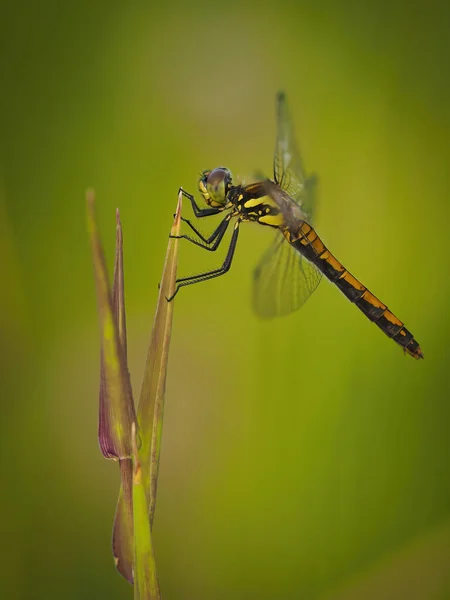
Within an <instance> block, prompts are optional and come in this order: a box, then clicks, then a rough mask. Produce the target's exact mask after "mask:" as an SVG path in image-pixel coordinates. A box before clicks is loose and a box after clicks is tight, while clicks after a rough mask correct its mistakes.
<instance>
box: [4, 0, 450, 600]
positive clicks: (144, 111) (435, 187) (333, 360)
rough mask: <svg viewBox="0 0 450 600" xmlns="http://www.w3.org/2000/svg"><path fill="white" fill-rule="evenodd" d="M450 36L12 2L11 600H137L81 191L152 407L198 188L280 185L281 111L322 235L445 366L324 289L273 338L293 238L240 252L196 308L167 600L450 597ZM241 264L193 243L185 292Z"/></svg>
mask: <svg viewBox="0 0 450 600" xmlns="http://www.w3.org/2000/svg"><path fill="white" fill-rule="evenodd" d="M449 12H450V9H449V5H448V3H447V2H445V1H444V0H442V1H440V2H439V1H434V2H427V3H425V2H422V3H410V2H406V0H394V1H390V2H387V1H384V0H383V1H379V2H359V3H356V2H346V1H342V0H341V1H336V2H334V1H332V0H326V1H325V0H324V1H322V2H320V3H319V2H313V1H306V0H303V1H299V2H287V1H285V0H280V1H278V2H270V3H265V2H258V3H254V4H250V3H244V2H235V1H233V0H228V1H227V2H224V3H222V4H212V3H208V2H200V1H198V0H197V1H195V0H194V1H192V2H189V3H188V2H186V3H184V2H176V1H175V0H174V1H173V2H170V3H151V2H136V1H131V2H127V3H124V2H117V1H115V0H112V1H111V0H110V1H109V2H105V1H104V0H98V1H97V2H94V3H92V2H87V1H86V0H81V1H80V2H77V3H70V2H57V1H52V0H41V2H31V1H30V0H28V1H27V0H26V1H25V2H22V3H9V2H6V1H5V0H4V1H3V2H2V8H1V18H0V21H1V31H2V34H1V56H0V65H1V70H0V77H1V79H0V89H1V94H0V139H1V159H0V161H1V162H0V257H1V258H0V260H1V266H2V285H1V294H0V328H1V333H0V378H1V417H0V449H1V484H0V501H1V515H2V517H1V520H0V523H1V525H0V528H1V530H0V531H1V540H2V541H1V544H0V548H1V549H0V555H1V556H0V565H1V566H0V571H1V576H0V596H1V597H5V598H18V599H41V598H45V599H46V600H51V599H56V598H58V599H60V598H65V599H66V600H71V599H79V598H108V599H109V600H113V599H117V600H119V599H126V598H131V597H132V589H131V587H130V586H129V585H128V584H127V583H126V582H125V581H123V580H122V579H121V578H120V577H119V575H117V574H116V572H115V570H114V565H113V561H112V557H111V553H110V535H111V526H112V520H113V514H114V509H115V503H116V497H117V490H118V483H119V478H118V475H119V474H118V468H117V465H115V464H113V463H108V462H106V461H104V460H103V458H102V457H101V455H100V452H99V450H98V446H97V440H96V427H97V393H98V369H99V356H98V355H99V341H98V325H97V311H96V299H95V294H94V283H93V274H92V265H91V259H90V253H89V245H88V240H87V234H86V225H85V205H84V191H85V189H86V188H87V187H89V186H93V187H94V188H95V189H96V192H97V198H98V215H99V219H100V224H101V230H102V235H103V238H104V243H105V248H106V252H107V256H108V260H109V264H110V265H111V261H112V258H113V250H114V248H113V247H114V236H115V208H116V207H117V206H118V207H120V210H121V215H122V221H123V228H124V239H125V246H124V248H125V276H126V301H127V312H128V327H129V354H130V370H131V373H132V379H133V387H134V390H135V393H136V392H138V390H139V386H140V382H141V375H142V371H143V365H144V359H145V355H146V348H147V344H148V340H149V334H150V330H151V325H152V319H153V311H154V308H155V302H156V297H157V283H158V281H159V278H160V275H161V269H162V265H163V260H164V254H165V249H166V242H167V235H168V232H169V229H170V225H171V221H172V214H173V212H174V209H175V205H176V195H177V190H178V187H179V186H180V185H183V186H184V187H185V188H186V189H187V190H190V191H193V192H196V184H197V177H198V173H199V172H200V171H201V170H203V169H205V168H213V167H215V166H218V165H221V164H225V165H227V166H229V167H230V168H231V169H232V170H233V172H234V174H235V175H236V176H238V175H247V174H249V173H252V172H253V171H254V170H255V169H262V170H264V171H265V172H266V173H268V174H270V168H271V161H272V154H273V147H274V136H275V115H274V103H275V93H276V91H277V90H278V89H280V88H282V89H285V90H286V91H287V93H288V96H289V100H290V105H291V112H292V114H293V118H294V121H295V126H296V131H297V137H298V139H299V141H300V144H301V147H302V151H303V156H304V160H305V163H306V166H307V168H308V170H309V171H314V172H317V173H318V174H319V176H320V193H319V206H318V216H317V227H318V230H319V232H320V233H321V235H322V236H323V239H324V240H325V242H326V243H327V244H328V246H329V247H330V248H331V249H332V250H333V251H334V252H335V253H336V255H337V256H338V257H339V258H340V260H342V262H344V264H345V265H346V266H347V267H348V268H349V269H350V270H351V271H352V272H353V273H354V274H355V275H357V276H358V277H360V278H361V279H362V280H363V282H364V283H365V284H366V285H367V286H369V287H370V289H371V290H372V291H373V292H375V293H376V294H377V295H379V296H380V298H381V299H382V300H384V301H385V302H387V303H388V304H389V306H390V307H391V308H392V309H393V310H394V312H396V313H397V314H398V315H399V317H400V318H401V319H403V320H404V321H405V322H406V324H407V326H408V327H409V328H410V329H411V330H412V331H413V333H414V334H415V336H416V337H417V339H418V340H419V341H420V343H421V346H422V348H423V351H424V354H425V360H424V361H421V362H416V361H414V360H412V359H411V358H409V357H407V356H403V354H402V352H401V350H400V349H399V348H398V347H397V346H396V345H395V344H394V343H392V342H391V341H389V340H388V339H387V338H386V337H385V336H384V335H383V334H382V333H381V332H380V331H379V330H378V329H377V328H376V327H375V326H373V325H372V324H370V323H369V321H367V319H365V318H364V317H363V316H362V315H361V314H360V313H359V311H357V310H356V309H355V308H354V307H352V306H351V304H350V303H349V302H348V301H346V300H345V298H344V297H343V296H342V295H341V294H340V293H339V292H338V291H337V290H336V289H335V288H334V287H333V286H331V285H329V284H328V283H326V282H324V283H322V285H321V286H320V287H319V289H318V290H317V291H316V292H315V294H314V297H313V298H312V299H311V300H310V301H308V302H307V304H306V305H305V306H304V308H303V309H302V310H301V311H300V312H298V313H297V314H295V315H293V316H291V317H288V318H284V319H280V320H277V321H273V322H269V323H264V322H260V321H258V320H257V319H256V317H255V316H254V315H253V313H252V311H251V271H252V268H253V266H254V264H255V262H256V261H257V259H258V256H259V255H260V253H261V251H263V250H264V248H265V247H266V246H267V245H268V244H270V243H271V236H270V235H269V234H268V232H267V231H265V230H261V229H262V228H258V227H255V226H250V225H248V226H245V227H242V230H241V236H240V240H239V246H238V251H237V255H236V259H235V262H234V265H233V268H232V271H231V272H230V273H229V274H228V275H227V276H226V277H224V278H221V279H217V280H215V281H211V282H208V283H205V284H203V285H199V286H193V287H191V288H188V289H185V290H183V292H182V293H181V294H180V295H179V297H177V301H176V306H175V322H174V331H173V338H172V347H171V354H170V371H169V379H168V388H167V399H166V413H165V424H164V436H163V438H164V439H163V448H162V463H161V478H160V485H159V495H158V505H157V514H156V519H155V526H154V536H155V545H156V552H157V562H158V568H159V576H160V583H161V587H162V591H163V594H164V598H166V599H180V600H181V599H196V600H200V599H208V600H210V599H214V600H221V599H225V598H227V599H228V598H236V599H253V598H255V599H256V598H258V599H261V600H262V599H264V598H271V599H273V598H277V599H286V600H288V599H289V600H290V599H297V598H298V599H300V598H301V599H308V600H315V599H318V600H338V599H339V600H356V599H361V598H364V599H369V600H370V599H372V598H373V599H375V598H376V599H377V600H379V599H396V600H398V599H403V598H405V599H406V598H408V599H414V600H415V599H417V600H419V599H420V600H438V599H444V598H450V514H449V513H450V476H449V449H450V441H449V430H450V402H449V401H450V393H449V392H450V384H449V373H448V370H449V366H450V365H449V358H450V351H449V339H450V315H449V300H448V294H449V293H450V282H449V259H450V252H449V222H450V211H449V204H450V203H449V198H450V177H449V173H450V170H449V161H450V71H449V68H448V65H449V61H450V38H449V35H448V31H449V25H450V18H449ZM184 214H185V216H189V214H190V211H189V207H188V206H187V205H185V210H184ZM202 225H203V229H204V231H209V229H210V228H212V227H213V225H214V220H213V222H210V223H205V224H202ZM205 254H206V256H204V255H205ZM217 254H218V255H212V254H211V255H210V254H209V253H205V252H202V251H201V250H199V249H197V248H193V247H188V246H186V245H182V246H181V256H180V275H189V274H192V273H196V272H199V271H201V270H203V269H206V268H208V267H211V266H213V265H217V264H218V263H221V260H222V258H223V255H224V250H223V251H222V253H220V251H219V253H217Z"/></svg>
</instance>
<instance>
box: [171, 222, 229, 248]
mask: <svg viewBox="0 0 450 600" xmlns="http://www.w3.org/2000/svg"><path fill="white" fill-rule="evenodd" d="M231 216H232V215H231V214H228V215H227V216H226V217H225V219H223V220H222V221H221V222H220V223H219V226H218V227H217V228H216V229H215V230H214V231H213V232H212V234H211V235H210V236H209V237H204V236H203V235H202V234H201V233H200V231H198V229H196V228H195V227H194V225H192V223H191V222H190V221H189V220H188V219H183V221H184V222H185V223H187V224H188V225H189V227H190V228H191V229H192V231H194V233H196V234H197V235H198V237H199V238H200V239H201V242H198V241H197V240H194V239H192V238H191V237H189V236H188V235H170V236H169V237H171V238H176V239H184V240H188V241H189V242H191V243H192V244H195V245H196V246H200V248H204V249H205V250H209V251H210V252H214V251H215V250H217V248H218V247H219V244H220V242H221V241H222V239H223V236H224V235H225V232H226V230H227V228H228V225H229V223H230V219H231ZM213 242H214V243H213ZM211 244H212V246H211Z"/></svg>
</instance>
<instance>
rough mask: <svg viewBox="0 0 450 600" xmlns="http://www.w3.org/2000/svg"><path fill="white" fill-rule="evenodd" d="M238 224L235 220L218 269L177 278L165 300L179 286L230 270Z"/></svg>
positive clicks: (206, 279)
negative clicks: (221, 263) (228, 245)
mask: <svg viewBox="0 0 450 600" xmlns="http://www.w3.org/2000/svg"><path fill="white" fill-rule="evenodd" d="M222 222H223V221H222ZM239 224H240V221H236V225H235V226H234V231H233V235H232V236H231V241H230V247H229V248H228V252H227V255H226V257H225V260H224V262H223V265H222V266H221V267H220V268H219V269H214V270H213V271H206V272H205V273H199V274H198V275H192V276H191V277H182V278H180V279H177V280H176V284H177V287H176V288H175V292H174V293H173V294H172V296H170V298H167V297H166V300H167V302H171V301H172V300H173V299H174V298H175V296H176V295H177V294H178V292H179V290H180V288H182V287H184V286H185V285H192V284H193V283H200V282H201V281H208V279H214V278H215V277H220V276H221V275H225V273H227V272H228V271H229V270H230V267H231V262H232V260H233V256H234V251H235V250H236V244H237V240H238V235H239Z"/></svg>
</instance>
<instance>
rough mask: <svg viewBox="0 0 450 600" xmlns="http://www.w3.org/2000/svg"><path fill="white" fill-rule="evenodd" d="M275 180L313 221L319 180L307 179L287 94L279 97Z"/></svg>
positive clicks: (309, 219)
mask: <svg viewBox="0 0 450 600" xmlns="http://www.w3.org/2000/svg"><path fill="white" fill-rule="evenodd" d="M273 171H274V181H275V183H277V184H278V185H279V186H280V187H281V188H282V189H283V190H285V191H286V192H287V193H288V194H289V196H291V197H292V198H293V199H294V200H295V201H296V202H297V204H299V205H300V206H301V208H302V210H303V212H304V213H305V214H306V215H307V217H308V222H311V219H313V216H314V215H313V213H314V203H315V196H316V194H315V188H316V184H317V177H316V176H312V177H306V175H305V170H304V168H303V162H302V159H301V156H300V152H299V150H298V148H297V143H296V141H295V135H294V128H293V125H292V119H291V116H290V113H289V108H288V105H287V101H286V96H285V94H284V93H283V92H279V93H278V95H277V141H276V145H275V155H274V161H273Z"/></svg>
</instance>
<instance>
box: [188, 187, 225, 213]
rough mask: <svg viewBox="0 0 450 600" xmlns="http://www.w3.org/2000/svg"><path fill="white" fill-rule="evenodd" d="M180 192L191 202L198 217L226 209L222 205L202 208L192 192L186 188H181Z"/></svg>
mask: <svg viewBox="0 0 450 600" xmlns="http://www.w3.org/2000/svg"><path fill="white" fill-rule="evenodd" d="M180 192H181V193H182V194H183V196H184V197H185V198H187V199H188V200H189V202H190V203H191V206H192V210H193V211H194V215H195V216H196V217H197V219H202V218H203V217H210V216H211V215H218V214H219V213H220V212H222V211H223V209H224V207H222V206H221V207H219V208H212V207H211V208H200V207H199V206H198V204H197V202H196V201H195V198H194V196H193V195H192V194H188V193H187V192H186V191H185V190H183V188H180V189H179V191H178V193H180Z"/></svg>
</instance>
